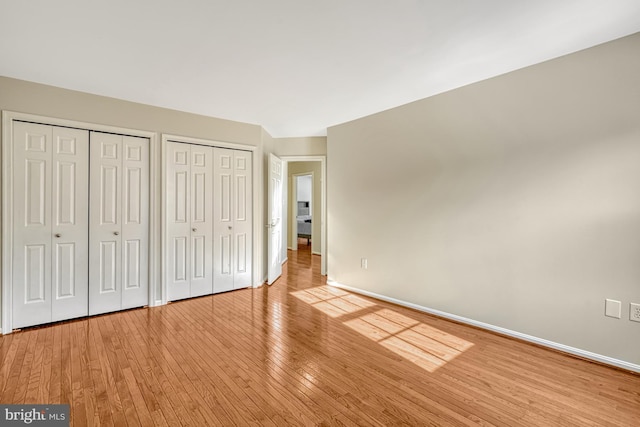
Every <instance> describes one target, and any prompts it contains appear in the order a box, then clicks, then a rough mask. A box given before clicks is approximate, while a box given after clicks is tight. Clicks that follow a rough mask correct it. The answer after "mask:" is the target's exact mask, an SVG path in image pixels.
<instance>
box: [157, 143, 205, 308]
mask: <svg viewBox="0 0 640 427" xmlns="http://www.w3.org/2000/svg"><path fill="white" fill-rule="evenodd" d="M213 198H214V192H213V148H211V147H204V146H200V145H193V144H184V143H179V142H171V141H170V142H168V143H167V156H166V204H165V206H166V220H167V242H166V247H165V250H166V254H167V264H166V265H167V268H166V274H167V293H168V295H167V296H168V299H169V300H170V301H175V300H179V299H183V298H189V297H197V296H201V295H207V294H211V293H213V265H212V259H213V247H212V243H213V241H212V235H213V221H212V217H213Z"/></svg>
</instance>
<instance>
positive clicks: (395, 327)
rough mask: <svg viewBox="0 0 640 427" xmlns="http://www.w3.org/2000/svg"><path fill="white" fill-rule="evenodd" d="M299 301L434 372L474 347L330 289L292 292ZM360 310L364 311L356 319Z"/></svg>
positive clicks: (369, 302) (389, 310)
mask: <svg viewBox="0 0 640 427" xmlns="http://www.w3.org/2000/svg"><path fill="white" fill-rule="evenodd" d="M291 294H292V295H293V296H295V297H296V298H298V299H299V300H301V301H303V302H305V303H307V304H309V305H311V306H313V307H314V308H316V309H318V310H320V311H322V312H323V313H325V314H327V315H328V316H330V317H333V318H339V317H343V316H344V317H347V319H345V320H344V322H343V324H344V325H346V326H347V327H349V328H351V329H353V330H354V331H356V332H358V333H359V334H361V335H363V336H365V337H367V338H369V339H370V340H373V341H375V342H377V343H378V344H380V345H381V346H383V347H384V348H386V349H387V350H389V351H392V352H393V353H395V354H397V355H398V356H401V357H402V358H404V359H406V360H408V361H410V362H412V363H414V364H415V365H417V366H419V367H421V368H423V369H425V370H427V371H429V372H434V371H435V370H436V369H438V368H439V367H441V366H443V365H444V364H446V363H447V362H449V361H451V360H453V359H454V358H455V357H457V356H458V355H460V354H462V353H463V352H464V351H466V350H468V349H469V348H471V347H472V346H473V343H471V342H469V341H466V340H464V339H462V338H459V337H456V336H455V335H451V334H449V333H446V332H444V331H441V330H440V329H437V328H434V327H433V326H429V325H426V324H424V323H421V322H419V321H417V320H415V319H412V318H410V317H407V316H404V315H402V314H400V313H397V312H395V311H393V310H391V309H388V308H381V309H380V310H375V308H376V307H378V304H376V303H374V302H372V301H369V300H366V299H364V298H361V297H359V296H357V295H354V294H351V293H348V292H345V291H343V290H341V289H337V288H333V287H330V286H318V287H315V288H310V289H304V290H300V291H296V292H292V293H291ZM359 311H364V313H362V314H361V315H359V316H356V315H357V313H358V312H359Z"/></svg>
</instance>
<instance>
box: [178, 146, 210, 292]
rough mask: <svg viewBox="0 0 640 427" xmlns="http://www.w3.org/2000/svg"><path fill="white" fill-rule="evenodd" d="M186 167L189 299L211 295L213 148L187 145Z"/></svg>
mask: <svg viewBox="0 0 640 427" xmlns="http://www.w3.org/2000/svg"><path fill="white" fill-rule="evenodd" d="M183 145H186V144H183ZM190 166H191V174H190V185H189V187H190V189H191V194H190V201H191V203H190V207H191V209H190V214H189V217H190V219H191V221H190V226H191V230H190V232H191V238H190V242H191V248H190V261H189V262H188V271H189V272H190V273H189V274H188V277H189V278H190V281H191V283H190V285H191V291H190V294H189V296H191V297H197V296H201V295H209V294H211V293H213V265H212V262H211V261H212V259H213V238H212V236H213V218H212V216H213V149H212V148H211V147H203V146H200V145H191V164H190Z"/></svg>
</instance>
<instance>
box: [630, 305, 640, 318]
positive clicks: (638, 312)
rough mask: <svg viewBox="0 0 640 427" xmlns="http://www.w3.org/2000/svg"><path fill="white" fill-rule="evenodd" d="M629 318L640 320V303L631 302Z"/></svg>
mask: <svg viewBox="0 0 640 427" xmlns="http://www.w3.org/2000/svg"><path fill="white" fill-rule="evenodd" d="M629 320H632V321H634V322H640V304H635V303H631V304H629Z"/></svg>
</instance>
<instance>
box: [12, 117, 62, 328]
mask: <svg viewBox="0 0 640 427" xmlns="http://www.w3.org/2000/svg"><path fill="white" fill-rule="evenodd" d="M52 139H53V135H52V128H51V126H44V125H37V124H33V123H22V122H14V124H13V149H14V153H13V168H14V173H13V221H14V229H13V289H12V291H13V292H12V294H13V295H12V296H13V301H12V304H13V327H14V328H22V327H25V326H32V325H38V324H41V323H47V322H50V321H51V245H52V226H51V168H52V158H51V156H52Z"/></svg>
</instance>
